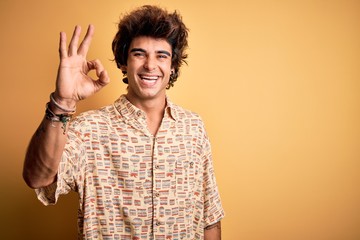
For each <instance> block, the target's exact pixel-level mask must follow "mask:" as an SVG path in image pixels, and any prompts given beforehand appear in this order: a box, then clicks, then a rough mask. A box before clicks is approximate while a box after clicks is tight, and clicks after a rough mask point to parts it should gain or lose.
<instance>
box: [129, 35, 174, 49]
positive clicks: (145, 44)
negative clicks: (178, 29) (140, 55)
mask: <svg viewBox="0 0 360 240" xmlns="http://www.w3.org/2000/svg"><path fill="white" fill-rule="evenodd" d="M133 48H141V49H143V50H145V51H147V52H152V51H161V50H165V51H168V52H172V51H171V46H170V44H169V43H168V42H167V41H166V40H165V39H163V38H153V37H147V36H140V37H136V38H134V39H133V40H132V41H131V44H130V48H129V51H131V49H133Z"/></svg>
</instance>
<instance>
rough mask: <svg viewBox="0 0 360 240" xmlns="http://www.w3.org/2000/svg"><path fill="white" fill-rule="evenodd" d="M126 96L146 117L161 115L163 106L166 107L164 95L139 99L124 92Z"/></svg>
mask: <svg viewBox="0 0 360 240" xmlns="http://www.w3.org/2000/svg"><path fill="white" fill-rule="evenodd" d="M126 98H127V99H128V100H129V102H131V103H132V104H133V105H134V106H135V107H137V108H139V109H141V110H143V111H144V112H145V113H146V115H147V116H148V117H151V116H154V115H159V114H160V115H161V117H162V116H163V113H164V110H165V107H166V97H165V96H164V97H162V98H154V99H140V98H137V97H133V96H132V95H131V94H126Z"/></svg>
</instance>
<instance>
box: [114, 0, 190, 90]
mask: <svg viewBox="0 0 360 240" xmlns="http://www.w3.org/2000/svg"><path fill="white" fill-rule="evenodd" d="M188 31H189V30H188V29H187V28H186V26H185V24H184V23H183V22H182V18H181V16H180V14H178V13H177V12H176V11H174V12H173V13H168V12H167V11H166V10H164V9H161V8H159V7H157V6H150V5H144V6H142V7H140V8H138V9H136V10H134V11H132V12H130V13H128V14H126V15H124V16H123V17H122V18H121V20H120V22H119V24H118V32H117V33H116V35H115V37H114V40H113V42H112V50H113V53H114V56H115V62H116V65H117V67H118V68H121V66H126V64H127V58H128V51H129V47H130V43H131V41H132V40H133V39H134V38H136V37H140V36H147V37H153V38H159V39H165V40H166V41H167V42H168V43H169V44H170V46H171V48H172V59H171V66H172V67H173V68H174V70H175V72H174V73H173V74H172V75H171V77H170V81H169V85H168V88H170V87H172V86H174V82H175V81H176V80H177V78H178V76H179V74H180V73H179V69H180V66H181V65H182V64H183V63H186V61H185V59H186V58H187V54H186V53H185V49H186V48H187V47H188V42H187V37H188Z"/></svg>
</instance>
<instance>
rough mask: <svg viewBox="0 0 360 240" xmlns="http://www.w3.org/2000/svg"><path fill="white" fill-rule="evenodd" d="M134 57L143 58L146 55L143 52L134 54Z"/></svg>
mask: <svg viewBox="0 0 360 240" xmlns="http://www.w3.org/2000/svg"><path fill="white" fill-rule="evenodd" d="M133 56H135V57H143V56H145V53H143V52H134V53H133Z"/></svg>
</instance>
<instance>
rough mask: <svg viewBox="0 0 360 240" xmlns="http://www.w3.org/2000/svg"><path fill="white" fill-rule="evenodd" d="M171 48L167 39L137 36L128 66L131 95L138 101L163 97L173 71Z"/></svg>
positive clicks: (129, 56) (125, 67)
mask: <svg viewBox="0 0 360 240" xmlns="http://www.w3.org/2000/svg"><path fill="white" fill-rule="evenodd" d="M171 56H172V50H171V46H170V44H169V43H168V42H167V41H166V40H164V39H155V38H152V37H144V36H142V37H137V38H134V39H133V40H132V42H131V44H130V47H129V52H128V59H127V66H122V68H121V69H122V70H125V71H126V72H127V77H128V82H129V87H128V96H129V97H131V98H136V99H137V100H150V99H157V98H164V97H165V92H166V87H167V85H168V83H169V78H170V74H171V71H172V70H173V69H172V68H171Z"/></svg>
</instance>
